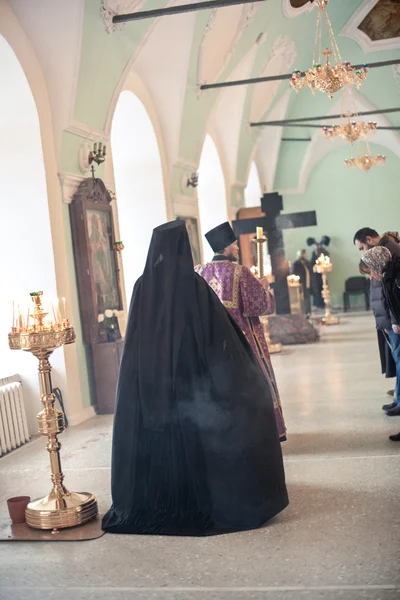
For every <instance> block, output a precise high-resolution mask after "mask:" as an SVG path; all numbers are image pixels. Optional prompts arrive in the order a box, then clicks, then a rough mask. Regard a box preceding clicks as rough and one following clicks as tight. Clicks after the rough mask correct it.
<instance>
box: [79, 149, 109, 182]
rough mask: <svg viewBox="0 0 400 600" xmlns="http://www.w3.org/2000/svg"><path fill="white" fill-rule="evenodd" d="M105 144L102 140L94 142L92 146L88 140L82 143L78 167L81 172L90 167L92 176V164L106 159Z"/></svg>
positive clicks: (99, 163)
mask: <svg viewBox="0 0 400 600" xmlns="http://www.w3.org/2000/svg"><path fill="white" fill-rule="evenodd" d="M106 153H107V146H106V145H105V144H103V143H102V142H95V143H94V145H93V148H91V147H90V145H89V144H88V142H85V143H84V144H82V146H81V148H80V150H79V168H80V170H81V171H82V173H86V172H87V171H88V170H89V168H90V167H91V169H90V170H91V172H92V176H93V177H94V164H93V163H96V164H97V165H101V164H102V163H103V162H104V161H105V159H106Z"/></svg>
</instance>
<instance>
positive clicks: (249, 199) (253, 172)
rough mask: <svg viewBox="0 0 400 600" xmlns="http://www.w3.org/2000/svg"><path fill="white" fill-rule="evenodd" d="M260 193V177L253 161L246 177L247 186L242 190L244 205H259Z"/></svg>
mask: <svg viewBox="0 0 400 600" xmlns="http://www.w3.org/2000/svg"><path fill="white" fill-rule="evenodd" d="M261 195H262V190H261V183H260V177H259V175H258V169H257V165H256V163H255V162H254V161H253V162H252V163H251V167H250V173H249V177H248V179H247V187H246V189H245V190H244V199H245V206H246V207H247V208H249V207H252V206H260V198H261Z"/></svg>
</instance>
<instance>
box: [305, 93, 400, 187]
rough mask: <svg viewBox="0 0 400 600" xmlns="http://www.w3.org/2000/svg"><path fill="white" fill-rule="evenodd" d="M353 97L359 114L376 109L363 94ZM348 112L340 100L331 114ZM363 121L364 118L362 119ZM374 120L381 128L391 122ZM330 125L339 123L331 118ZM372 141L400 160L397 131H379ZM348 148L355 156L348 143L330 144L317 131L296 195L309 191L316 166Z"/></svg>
mask: <svg viewBox="0 0 400 600" xmlns="http://www.w3.org/2000/svg"><path fill="white" fill-rule="evenodd" d="M352 95H353V98H354V102H355V105H356V110H357V111H358V112H361V111H369V110H374V109H376V107H375V106H374V105H373V104H371V103H370V102H368V100H366V99H365V98H364V97H363V96H362V95H361V94H359V93H357V92H355V91H352ZM348 109H349V110H352V106H350V105H349V107H348ZM345 110H346V106H343V101H342V100H338V101H337V102H336V103H335V104H334V105H333V106H332V107H331V109H330V111H329V113H328V115H329V114H331V115H333V114H339V113H341V112H343V111H345ZM360 118H361V119H362V117H360ZM371 118H373V119H375V120H376V121H377V123H378V125H380V126H385V125H386V126H389V125H390V122H389V121H388V119H387V118H386V117H385V115H372V117H371ZM326 122H327V123H328V124H330V123H332V124H334V123H336V124H337V123H338V121H337V120H336V121H332V120H331V119H329V116H328V117H327V119H326ZM370 141H371V142H372V143H376V144H379V145H380V146H383V147H385V148H388V149H389V150H391V151H392V152H393V153H394V154H396V155H397V156H398V157H399V158H400V135H399V134H398V133H397V132H395V131H390V130H389V131H388V130H381V131H380V130H379V128H378V131H377V132H376V134H374V135H373V136H371V137H370ZM345 145H346V146H348V147H349V156H350V155H351V154H354V151H353V152H352V151H351V149H350V146H349V144H348V142H345V141H344V140H334V141H332V142H330V141H329V140H326V139H325V137H324V134H323V132H322V130H321V129H317V130H316V132H315V133H314V135H313V136H312V141H311V143H310V145H309V146H308V148H307V151H306V153H305V156H304V160H303V163H302V166H301V171H300V177H299V186H298V190H296V193H304V192H305V191H306V189H307V184H308V181H309V178H310V176H311V173H312V171H313V169H314V168H315V166H316V165H317V164H318V163H319V162H320V161H321V160H323V158H325V156H327V155H328V154H329V153H330V152H332V151H334V150H337V148H339V147H340V146H345Z"/></svg>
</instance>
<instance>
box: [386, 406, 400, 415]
mask: <svg viewBox="0 0 400 600" xmlns="http://www.w3.org/2000/svg"><path fill="white" fill-rule="evenodd" d="M386 414H387V416H388V417H398V416H400V406H399V405H398V404H397V405H396V408H392V409H391V410H388V411H387V413H386Z"/></svg>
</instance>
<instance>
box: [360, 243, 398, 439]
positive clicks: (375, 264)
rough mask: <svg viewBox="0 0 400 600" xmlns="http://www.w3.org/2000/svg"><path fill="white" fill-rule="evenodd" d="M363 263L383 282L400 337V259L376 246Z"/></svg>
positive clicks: (388, 305) (387, 250)
mask: <svg viewBox="0 0 400 600" xmlns="http://www.w3.org/2000/svg"><path fill="white" fill-rule="evenodd" d="M362 262H363V263H364V264H365V265H366V266H367V267H368V268H369V269H370V271H371V273H372V276H373V277H374V278H375V279H377V280H381V281H382V291H383V296H384V300H385V305H386V307H387V310H388V312H389V314H390V316H391V321H392V329H393V331H394V333H396V334H397V335H400V257H399V256H392V254H391V252H390V250H389V249H388V248H385V246H376V247H374V248H372V249H371V250H368V251H367V252H365V254H363V257H362ZM390 439H391V440H392V441H395V442H398V441H400V433H398V434H396V435H391V436H390Z"/></svg>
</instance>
